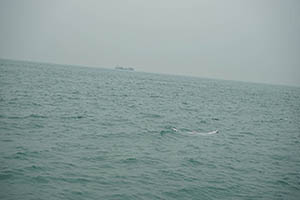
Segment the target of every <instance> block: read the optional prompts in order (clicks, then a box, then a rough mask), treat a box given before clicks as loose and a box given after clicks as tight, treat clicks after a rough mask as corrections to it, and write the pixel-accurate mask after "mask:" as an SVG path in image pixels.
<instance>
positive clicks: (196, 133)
mask: <svg viewBox="0 0 300 200" xmlns="http://www.w3.org/2000/svg"><path fill="white" fill-rule="evenodd" d="M171 130H172V131H173V132H179V130H178V129H177V128H175V127H172V128H171ZM185 133H188V134H190V135H213V134H216V133H219V130H218V129H217V130H214V131H209V132H199V131H187V132H185Z"/></svg>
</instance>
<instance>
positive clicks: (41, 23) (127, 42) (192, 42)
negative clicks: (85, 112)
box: [0, 0, 300, 86]
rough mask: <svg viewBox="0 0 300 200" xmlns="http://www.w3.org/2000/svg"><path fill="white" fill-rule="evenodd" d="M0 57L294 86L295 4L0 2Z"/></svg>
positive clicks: (298, 33)
mask: <svg viewBox="0 0 300 200" xmlns="http://www.w3.org/2000/svg"><path fill="white" fill-rule="evenodd" d="M0 58H10V59H20V60H31V61H43V62H53V63H62V64H77V65H91V66H99V67H114V66H116V65H120V66H128V67H129V66H133V67H135V68H136V70H139V71H147V72H158V73H170V74H183V75H194V76H200V77H209V78H221V79H233V80H244V81H254V82H266V83H278V84H292V85H298V86H300V78H299V77H300V1H299V0H226V1H225V0H147V1H146V0H93V1H92V0H81V1H79V0H47V1H46V0H26V1H25V0H24V1H22V0H0Z"/></svg>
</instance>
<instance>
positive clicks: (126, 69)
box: [115, 66, 134, 71]
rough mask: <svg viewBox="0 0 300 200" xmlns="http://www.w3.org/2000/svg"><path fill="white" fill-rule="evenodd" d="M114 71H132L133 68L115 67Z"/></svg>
mask: <svg viewBox="0 0 300 200" xmlns="http://www.w3.org/2000/svg"><path fill="white" fill-rule="evenodd" d="M115 69H116V70H125V71H134V68H132V67H119V66H117V67H115Z"/></svg>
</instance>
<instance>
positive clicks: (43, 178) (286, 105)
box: [0, 60, 300, 199]
mask: <svg viewBox="0 0 300 200" xmlns="http://www.w3.org/2000/svg"><path fill="white" fill-rule="evenodd" d="M299 102H300V88H298V87H287V86H276V85H263V84H253V83H244V82H233V81H221V80H211V79H201V78H192V77H184V76H169V75H159V74H149V73H141V72H127V71H117V70H108V69H98V68H87V67H76V66H62V65H53V64H40V63H28V62H17V61H8V60H0V135H1V137H0V199H298V198H299V196H300V181H299V180H300V157H299V152H300V143H299V141H300V122H299V119H300V103H299ZM216 130H218V131H216ZM194 133H201V134H194ZM211 133H213V134H211Z"/></svg>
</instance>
